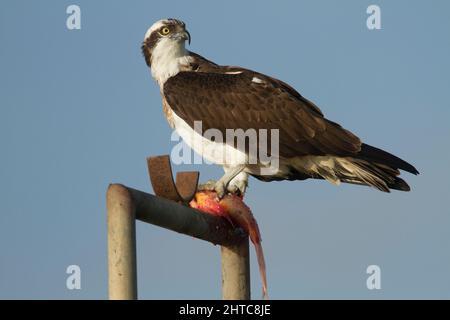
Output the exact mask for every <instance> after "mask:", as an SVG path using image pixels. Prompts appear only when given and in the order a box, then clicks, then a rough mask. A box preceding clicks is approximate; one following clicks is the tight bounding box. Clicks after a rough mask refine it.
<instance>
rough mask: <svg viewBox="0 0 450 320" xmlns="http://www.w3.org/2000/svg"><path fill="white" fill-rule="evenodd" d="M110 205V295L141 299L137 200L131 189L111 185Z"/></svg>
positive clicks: (112, 296)
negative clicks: (137, 254)
mask: <svg viewBox="0 0 450 320" xmlns="http://www.w3.org/2000/svg"><path fill="white" fill-rule="evenodd" d="M106 203H107V204H106V205H107V209H108V269H109V298H110V299H111V300H135V299H137V275H136V274H137V270H136V217H135V204H134V201H133V198H132V197H131V194H130V192H129V191H128V189H127V188H126V187H124V186H122V185H117V184H116V185H110V186H109V188H108V192H107V201H106Z"/></svg>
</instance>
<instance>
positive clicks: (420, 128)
mask: <svg viewBox="0 0 450 320" xmlns="http://www.w3.org/2000/svg"><path fill="white" fill-rule="evenodd" d="M70 4H77V5H79V6H80V7H81V19H82V22H81V27H82V28H81V30H73V31H70V30H68V29H67V28H66V18H67V14H66V8H67V6H68V5H70ZM370 4H377V5H379V6H380V8H381V19H382V29H381V30H374V31H370V30H368V29H367V27H366V18H367V14H366V8H367V7H368V6H369V5H370ZM0 6H1V10H0V43H1V46H0V88H1V95H0V146H1V149H0V150H1V151H0V152H1V157H0V181H1V183H0V252H1V255H0V257H1V258H0V298H31V299H33V298H37V299H46V298H61V299H80V298H86V299H105V298H107V256H106V252H107V250H106V245H107V244H106V210H105V191H106V188H107V186H108V184H109V183H110V182H121V183H124V184H126V185H128V186H131V187H134V188H137V189H141V190H144V191H148V192H150V191H151V188H150V186H149V181H148V176H147V171H146V163H145V158H146V157H147V156H149V155H158V154H166V153H170V150H171V148H172V147H173V145H174V143H173V142H171V141H170V134H171V130H170V128H169V126H168V124H167V123H166V121H165V118H164V116H163V113H162V109H161V99H160V96H159V90H158V88H157V86H156V84H155V83H154V82H153V80H152V79H151V77H150V74H149V70H148V69H147V67H146V65H145V63H144V60H143V58H142V56H141V53H140V44H141V41H142V38H143V35H144V33H145V31H146V30H147V28H148V27H149V26H150V25H151V24H152V23H153V22H155V21H156V20H159V19H161V18H166V17H176V18H179V19H182V20H184V21H185V22H186V24H187V27H188V30H189V31H190V33H191V35H192V44H191V47H190V50H192V51H194V52H197V53H200V54H202V55H204V56H205V57H207V58H209V59H212V60H213V61H215V62H217V63H220V64H230V65H240V66H243V67H247V68H250V69H254V70H257V71H259V72H263V73H266V74H269V75H272V76H274V77H277V78H279V79H282V80H284V81H286V82H288V83H289V84H291V85H292V86H293V87H295V88H296V89H298V90H299V92H300V93H301V94H302V95H304V96H305V97H307V98H309V99H311V100H312V101H314V102H315V103H316V104H317V105H318V106H319V107H320V108H321V109H322V111H323V112H324V113H325V115H326V116H327V117H328V118H330V119H331V120H334V121H337V122H339V123H341V124H342V125H343V126H344V127H346V128H348V129H350V130H352V131H353V132H354V133H356V134H357V135H358V136H360V137H361V138H362V139H363V140H364V141H365V142H367V143H369V144H372V145H375V146H378V147H381V148H383V149H386V150H388V151H391V152H393V153H395V154H397V155H398V156H400V157H402V158H405V159H406V160H408V161H410V162H411V163H413V164H414V165H415V166H416V167H417V168H418V170H419V171H420V172H421V175H419V176H417V177H415V176H412V175H408V174H405V175H404V177H405V178H406V180H407V181H408V182H409V184H410V185H411V186H412V191H411V192H409V193H401V192H393V193H391V194H384V193H381V192H378V191H376V190H373V189H369V188H365V187H358V186H351V185H342V186H340V187H335V186H332V185H330V184H328V183H326V182H323V181H306V182H281V183H280V182H278V183H277V182H273V183H262V182H259V181H256V180H254V179H252V180H251V181H250V189H249V191H248V195H247V203H248V205H249V206H250V207H251V208H252V210H253V212H254V214H255V216H256V217H257V219H258V222H259V225H260V229H261V232H262V237H263V247H264V250H265V254H266V260H267V268H268V281H269V294H270V296H271V297H272V298H274V299H280V298H287V299H297V298H301V299H304V298H306V299H309V298H325V299H330V298H340V299H346V298H361V299H380V298H388V299H393V298H447V299H448V298H450V276H449V275H448V270H450V251H449V250H448V248H449V245H450V233H449V232H448V229H449V224H450V212H449V209H448V199H449V196H450V186H449V180H450V179H449V178H450V174H449V173H450V171H449V169H448V164H449V163H450V148H449V141H448V139H449V138H450V125H449V120H450V105H449V102H448V101H449V99H448V90H449V86H450V76H449V75H450V62H449V59H448V57H449V56H450V37H449V31H450V20H449V19H448V12H449V10H450V3H449V2H448V1H443V0H442V1H434V2H433V5H430V4H429V3H427V2H426V1H423V0H422V1H406V0H398V1H381V0H380V1H361V0H352V1H350V0H348V1H339V2H337V1H331V0H329V1H325V0H321V1H312V0H311V1H279V2H275V1H270V2H269V1H258V2H257V1H245V2H244V1H226V2H212V1H189V2H188V1H175V0H172V1H169V2H167V1H155V2H151V1H133V2H130V1H127V2H126V1H105V0H103V1H49V0H46V1H39V2H37V1H11V0H8V1H2V3H1V5H0ZM174 169H175V170H186V169H189V170H191V169H194V170H199V171H200V172H201V180H207V179H210V178H217V177H219V176H220V175H221V173H222V171H221V169H220V168H217V167H213V166H207V165H202V166H187V165H184V166H179V167H176V168H174ZM137 230H138V269H139V270H138V271H139V275H138V277H139V279H138V280H139V295H140V298H146V299H152V298H177V299H180V298H192V299H197V298H205V299H216V298H220V255H219V251H220V250H219V248H218V247H214V246H212V245H210V244H209V243H204V242H202V241H200V240H196V239H193V238H190V237H186V236H183V235H179V234H174V233H172V232H169V231H167V230H163V229H159V228H157V227H154V226H151V225H145V224H143V223H138V225H137ZM254 258H255V257H254V255H253V253H252V292H253V296H254V297H259V293H260V281H259V276H258V271H257V265H256V263H255V262H256V261H255V259H254ZM72 264H76V265H79V266H80V267H81V270H82V280H81V283H82V284H81V285H82V288H81V290H72V291H71V290H68V289H67V288H66V277H67V274H66V273H65V270H66V268H67V266H68V265H72ZM373 264H375V265H378V266H380V268H381V281H382V282H381V283H382V289H381V290H368V289H367V287H366V278H367V277H368V275H367V274H366V268H367V266H369V265H373Z"/></svg>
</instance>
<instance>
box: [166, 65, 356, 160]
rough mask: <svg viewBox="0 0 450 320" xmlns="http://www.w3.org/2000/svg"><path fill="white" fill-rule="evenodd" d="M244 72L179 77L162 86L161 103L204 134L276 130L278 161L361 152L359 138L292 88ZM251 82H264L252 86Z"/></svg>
mask: <svg viewBox="0 0 450 320" xmlns="http://www.w3.org/2000/svg"><path fill="white" fill-rule="evenodd" d="M242 70H243V72H242V73H240V74H225V73H219V72H207V73H206V72H180V73H178V74H177V75H176V76H174V77H171V78H170V79H169V80H167V82H166V83H165V85H164V95H165V98H166V100H167V102H168V104H169V105H170V107H171V108H172V110H173V111H174V112H175V114H176V115H177V116H179V117H180V118H182V119H183V120H184V121H186V122H187V123H188V124H189V125H190V126H192V127H193V125H194V121H202V127H203V130H207V129H210V128H215V129H218V130H220V131H221V132H222V133H223V136H224V137H225V130H226V129H237V128H241V129H243V130H247V129H251V128H253V129H256V130H258V129H279V137H280V141H279V143H280V144H279V154H280V156H281V157H286V158H290V157H295V156H302V155H325V154H328V155H339V156H346V155H354V154H356V153H357V152H358V151H359V150H360V148H361V142H360V140H359V138H358V137H356V136H355V135H353V134H352V133H351V132H349V131H347V130H345V129H343V128H342V127H341V126H340V125H338V124H336V123H334V122H331V121H329V120H327V119H325V118H324V117H323V115H322V113H321V112H320V110H319V108H317V107H316V106H315V105H314V104H312V103H311V102H309V101H308V100H306V99H305V98H303V97H302V96H301V95H300V94H298V93H297V92H296V91H295V90H294V89H293V88H291V87H289V86H288V85H286V84H284V83H283V82H281V81H278V80H276V79H273V78H270V77H268V76H265V75H262V74H259V73H255V72H252V71H250V70H245V69H242ZM254 77H257V78H258V79H261V80H262V82H259V81H257V82H255V81H252V80H253V78H254ZM268 136H270V134H268ZM269 143H270V142H269Z"/></svg>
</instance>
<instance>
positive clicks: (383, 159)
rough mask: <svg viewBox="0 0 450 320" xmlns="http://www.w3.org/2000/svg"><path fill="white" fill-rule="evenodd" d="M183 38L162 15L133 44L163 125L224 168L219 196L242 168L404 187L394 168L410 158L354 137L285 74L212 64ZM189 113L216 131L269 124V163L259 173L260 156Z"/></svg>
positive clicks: (239, 184)
mask: <svg viewBox="0 0 450 320" xmlns="http://www.w3.org/2000/svg"><path fill="white" fill-rule="evenodd" d="M186 41H188V42H189V44H190V41H191V36H190V34H189V32H188V31H187V29H186V25H185V23H184V22H182V21H180V20H177V19H164V20H160V21H157V22H156V23H154V24H153V25H152V26H151V27H150V28H149V29H148V31H147V32H146V34H145V37H144V41H143V43H142V47H141V49H142V53H143V55H144V57H145V61H146V64H147V66H148V67H149V68H150V69H151V74H152V76H153V78H154V79H155V80H156V81H157V83H158V85H159V88H160V93H161V96H162V105H163V111H164V113H165V116H166V117H167V120H168V122H169V124H170V126H171V127H172V128H174V130H175V131H176V132H177V133H178V134H179V135H180V136H181V138H182V139H183V140H184V141H185V142H186V143H187V144H188V145H189V146H190V147H191V148H193V149H194V151H195V152H197V153H199V154H201V155H202V156H203V157H204V158H205V159H207V160H209V161H211V162H213V163H216V164H220V165H222V166H223V168H224V171H225V174H224V175H223V176H222V177H221V178H220V179H219V180H218V181H217V182H214V184H213V185H212V188H210V189H213V190H215V191H216V192H217V194H218V195H219V197H222V196H223V195H224V194H226V193H228V192H229V193H241V194H243V193H244V192H245V190H246V187H247V184H248V176H249V175H251V176H253V177H255V178H257V179H259V180H262V181H277V180H278V181H279V180H305V179H308V178H313V179H325V180H327V181H329V182H331V183H333V184H335V185H339V184H340V183H341V182H344V183H352V184H358V185H367V186H371V187H374V188H376V189H378V190H381V191H384V192H390V189H396V190H401V191H409V190H410V187H409V186H408V184H407V183H406V182H405V181H404V180H403V179H401V178H399V175H400V171H399V170H400V169H401V170H404V171H407V172H410V173H412V174H418V173H419V172H418V171H417V170H416V169H415V168H414V167H413V166H412V165H411V164H409V163H407V162H406V161H404V160H402V159H400V158H398V157H396V156H394V155H392V154H390V153H388V152H386V151H384V150H381V149H379V148H376V147H373V146H370V145H368V144H365V143H362V142H361V140H360V139H359V138H358V137H357V136H356V135H355V134H353V133H352V132H350V131H348V130H346V129H344V128H343V127H341V126H340V125H339V124H337V123H335V122H333V121H331V120H328V119H327V118H325V116H324V114H323V113H322V112H321V110H320V109H319V108H318V107H317V106H316V105H315V104H314V103H312V102H311V101H309V100H307V99H306V98H304V97H303V96H302V95H301V94H300V93H298V92H297V91H296V90H295V89H294V88H292V87H291V86H290V85H288V84H286V83H285V82H283V81H280V80H278V79H275V78H273V77H270V76H267V75H264V74H262V73H259V72H255V71H252V70H249V69H245V68H241V67H234V66H221V65H218V64H216V63H214V62H212V61H209V60H207V59H205V58H204V57H202V56H200V55H199V54H196V53H194V52H191V51H189V50H187V49H186V47H185V42H186ZM196 121H201V124H202V130H208V129H216V130H219V132H221V133H222V134H223V136H224V137H225V136H226V131H227V130H228V129H242V130H243V131H246V130H248V129H252V128H253V129H255V130H260V129H267V130H273V129H277V130H278V140H277V141H276V142H277V143H278V154H277V155H276V156H277V160H278V165H277V167H276V170H274V171H271V173H270V174H262V170H261V169H262V168H263V167H267V166H268V164H267V162H264V161H260V160H257V161H256V162H252V163H251V162H250V161H249V159H250V157H249V150H250V149H249V148H248V147H246V148H244V149H243V148H238V147H237V146H236V145H234V144H233V143H229V141H220V140H215V139H212V138H211V139H210V138H208V137H207V136H204V135H202V134H201V132H200V133H199V132H198V131H197V130H194V129H195V122H196ZM268 140H270V137H269V139H268ZM272 142H274V141H269V143H272ZM258 148H260V147H259V145H258ZM217 154H221V156H219V157H218V156H217ZM223 154H226V155H227V156H228V155H229V154H232V155H233V157H230V158H231V159H233V160H232V161H228V162H222V159H223ZM210 187H211V186H210Z"/></svg>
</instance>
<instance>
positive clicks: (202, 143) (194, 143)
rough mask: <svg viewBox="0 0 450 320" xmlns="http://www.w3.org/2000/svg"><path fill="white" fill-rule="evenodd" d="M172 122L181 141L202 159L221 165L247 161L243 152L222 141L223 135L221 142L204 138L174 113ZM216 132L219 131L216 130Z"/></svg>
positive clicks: (233, 164)
mask: <svg viewBox="0 0 450 320" xmlns="http://www.w3.org/2000/svg"><path fill="white" fill-rule="evenodd" d="M173 123H174V126H175V130H176V132H177V133H178V134H179V135H180V137H181V138H182V139H183V141H184V142H185V143H186V144H187V145H188V146H189V147H190V148H191V149H192V150H194V151H195V152H196V153H197V154H199V155H200V156H202V157H203V159H205V160H207V162H210V163H214V164H218V165H223V166H236V165H239V164H246V163H248V157H247V155H246V154H245V152H242V151H240V150H238V149H236V148H233V147H232V146H230V145H227V144H226V143H223V142H225V137H223V140H222V141H223V142H220V140H217V139H216V141H217V142H215V141H211V140H210V139H209V138H208V139H207V138H205V137H204V136H203V135H202V134H201V133H200V132H197V131H195V130H194V129H193V128H192V127H191V126H189V125H188V124H187V123H186V122H185V121H184V120H183V119H181V118H180V117H178V116H177V115H176V114H175V113H173ZM209 132H212V131H209ZM212 133H214V132H212ZM217 133H219V131H218V130H217ZM216 138H217V137H216Z"/></svg>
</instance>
